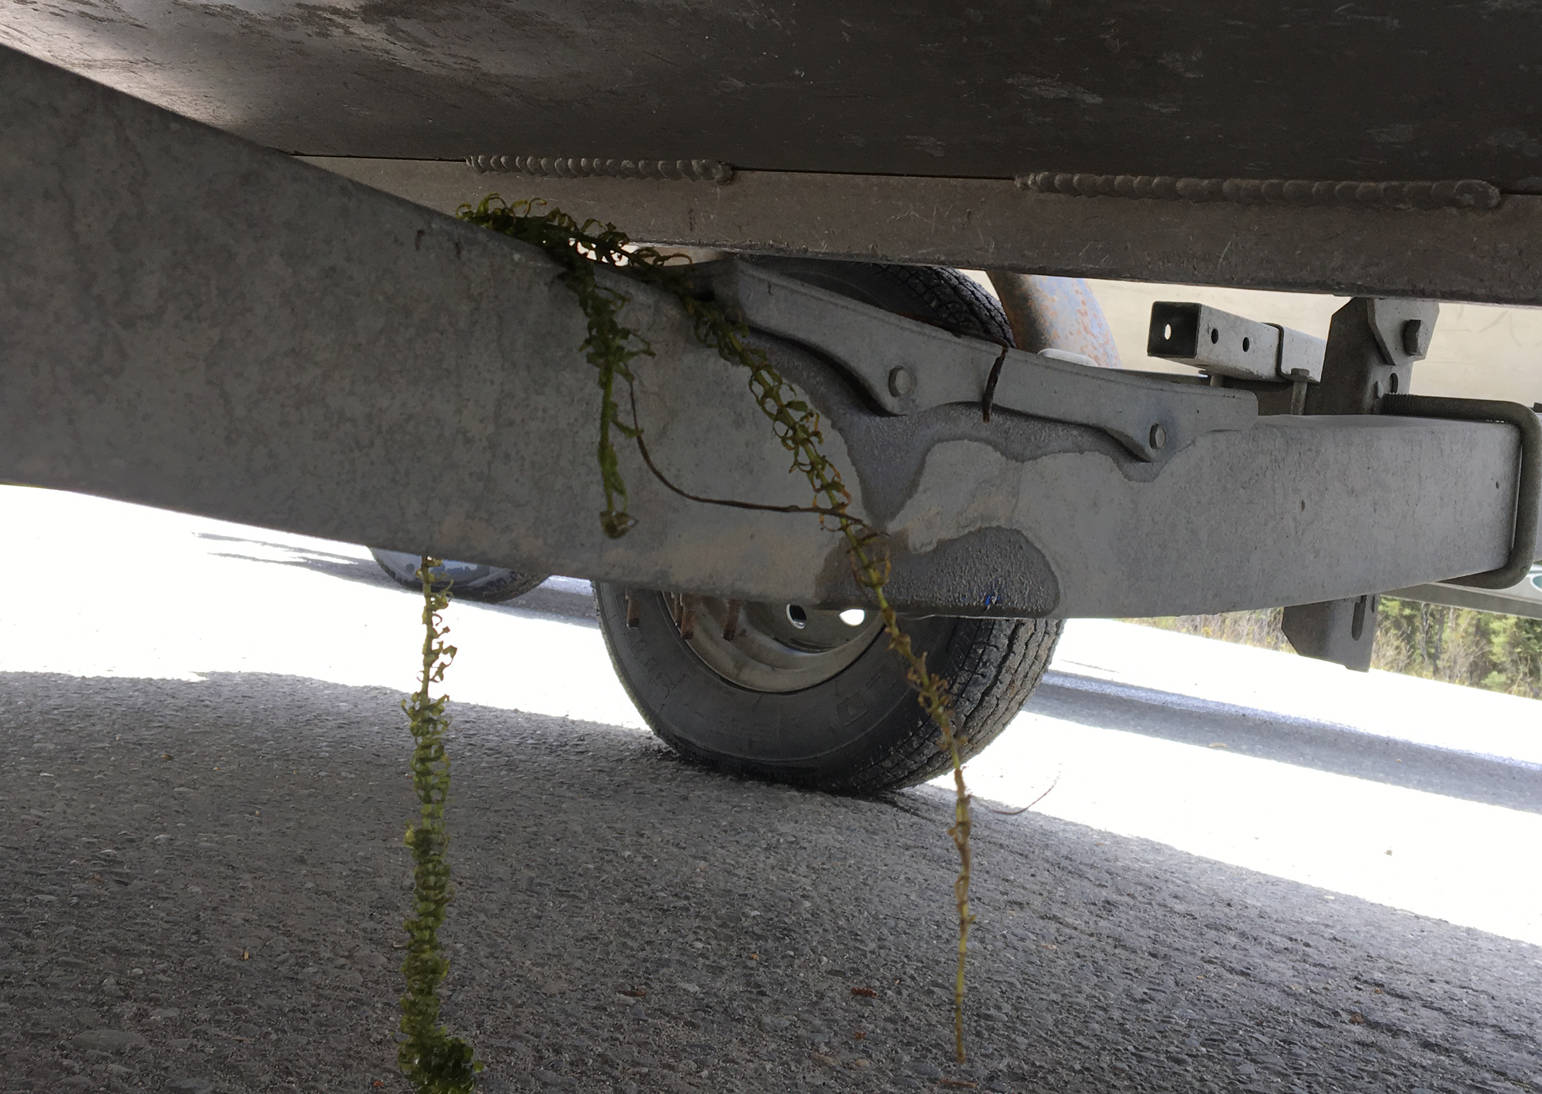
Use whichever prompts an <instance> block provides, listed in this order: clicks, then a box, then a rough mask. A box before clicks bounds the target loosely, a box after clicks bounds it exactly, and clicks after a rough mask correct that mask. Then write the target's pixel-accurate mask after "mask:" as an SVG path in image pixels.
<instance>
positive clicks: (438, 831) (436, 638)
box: [396, 555, 482, 1094]
mask: <svg viewBox="0 0 1542 1094" xmlns="http://www.w3.org/2000/svg"><path fill="white" fill-rule="evenodd" d="M420 561H421V565H420V566H419V567H418V579H419V580H420V581H421V582H422V583H423V666H422V672H421V674H420V675H419V677H418V690H417V691H416V692H414V693H413V694H412V695H411V696H409V697H408V698H406V699H403V700H402V709H403V710H404V711H406V712H407V724H408V727H409V728H410V729H411V731H412V741H413V748H412V789H413V791H414V793H416V795H417V798H418V819H417V823H416V824H409V825H408V826H407V836H406V843H407V846H408V847H409V848H411V849H412V886H413V913H412V917H411V918H410V919H408V920H407V922H406V923H405V924H404V926H405V927H406V928H407V957H406V960H404V961H403V962H402V973H403V974H404V975H405V977H406V979H407V991H406V994H404V995H403V996H402V1022H401V1031H402V1033H403V1034H404V1035H405V1036H404V1039H403V1040H402V1041H401V1043H400V1045H399V1046H398V1047H397V1052H396V1062H397V1066H398V1067H400V1068H401V1070H402V1074H404V1075H406V1076H407V1078H408V1079H409V1080H410V1081H411V1082H412V1085H413V1088H414V1089H415V1090H416V1091H417V1092H418V1094H469V1092H470V1091H471V1090H473V1089H474V1088H475V1086H476V1075H477V1072H479V1071H481V1070H482V1064H481V1062H480V1061H478V1060H477V1059H476V1058H475V1055H474V1053H473V1051H472V1048H471V1045H470V1044H469V1043H468V1042H466V1041H464V1040H462V1039H461V1038H459V1037H453V1036H451V1035H450V1033H449V1031H448V1030H446V1029H445V1028H444V1026H443V1025H442V1024H440V1021H439V985H440V983H441V982H442V981H443V980H444V977H445V974H446V973H447V972H448V971H449V968H450V962H449V960H448V959H447V958H446V957H445V956H444V954H443V953H442V952H441V950H440V948H439V928H440V926H441V925H442V924H443V923H444V917H445V912H446V911H447V910H448V909H449V905H450V899H451V897H452V896H453V893H452V891H451V888H450V864H449V861H448V860H447V859H446V858H445V851H446V850H447V849H448V847H449V844H450V838H449V835H448V833H447V832H446V830H445V823H444V806H445V800H446V798H447V797H448V796H449V792H450V759H449V756H448V755H446V753H445V750H444V737H445V733H446V731H447V730H448V729H449V726H450V717H449V715H448V714H446V713H445V705H446V704H447V703H448V702H449V698H450V697H449V696H448V695H440V696H439V697H438V698H437V699H432V698H430V697H429V687H430V685H432V684H439V683H443V681H444V672H445V669H447V668H449V667H450V662H451V661H453V660H454V659H455V647H454V646H452V645H450V644H449V643H448V642H446V641H445V635H447V634H449V633H450V629H449V628H448V627H446V626H444V616H443V615H442V614H441V613H443V611H444V610H445V608H447V607H449V604H450V593H449V583H448V582H447V581H446V580H445V579H444V577H443V574H442V571H441V573H440V575H439V576H438V577H437V579H436V578H435V577H434V571H436V570H439V568H440V566H441V565H442V563H441V562H440V560H439V559H437V558H429V557H428V556H426V555H425V556H423V558H422V559H421V560H420Z"/></svg>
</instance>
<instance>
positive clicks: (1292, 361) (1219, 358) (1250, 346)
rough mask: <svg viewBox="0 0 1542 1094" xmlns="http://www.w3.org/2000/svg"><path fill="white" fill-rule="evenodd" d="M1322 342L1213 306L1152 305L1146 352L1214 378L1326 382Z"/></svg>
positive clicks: (1160, 302)
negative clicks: (1323, 373)
mask: <svg viewBox="0 0 1542 1094" xmlns="http://www.w3.org/2000/svg"><path fill="white" fill-rule="evenodd" d="M1326 345H1327V344H1326V343H1325V342H1324V341H1323V340H1322V339H1321V338H1314V337H1312V336H1311V335H1310V334H1302V333H1301V332H1300V331H1298V330H1292V329H1291V328H1289V327H1282V326H1280V325H1278V324H1276V323H1259V322H1257V321H1255V320H1252V319H1246V318H1244V317H1242V316H1240V315H1233V314H1232V313H1231V312H1227V311H1222V310H1221V309H1220V308H1212V307H1210V306H1209V305H1207V304H1180V303H1173V302H1169V301H1159V302H1158V303H1155V304H1152V305H1151V327H1150V330H1149V331H1148V333H1147V335H1146V352H1147V353H1148V354H1149V355H1151V356H1152V357H1159V358H1161V359H1162V360H1164V361H1176V362H1179V363H1181V364H1185V365H1191V366H1192V367H1194V368H1197V369H1200V370H1202V371H1204V372H1208V373H1210V374H1211V375H1213V376H1230V377H1232V378H1233V379H1237V380H1257V381H1260V382H1263V383H1282V384H1288V383H1292V382H1295V381H1301V380H1304V381H1306V382H1307V383H1312V384H1315V383H1317V382H1318V381H1319V380H1321V379H1322V362H1323V351H1324V349H1325V348H1326Z"/></svg>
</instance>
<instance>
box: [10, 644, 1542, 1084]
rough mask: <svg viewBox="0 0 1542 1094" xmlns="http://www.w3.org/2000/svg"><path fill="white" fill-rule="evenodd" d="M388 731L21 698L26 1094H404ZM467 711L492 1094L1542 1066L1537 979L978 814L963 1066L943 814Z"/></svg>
mask: <svg viewBox="0 0 1542 1094" xmlns="http://www.w3.org/2000/svg"><path fill="white" fill-rule="evenodd" d="M1060 689H1061V690H1062V691H1074V690H1075V689H1071V688H1068V687H1066V686H1065V685H1064V684H1062V685H1060ZM398 700H399V693H398V692H396V691H394V690H391V689H384V688H356V687H345V686H341V685H335V684H329V683H322V682H318V681H314V680H309V679H304V678H297V677H288V676H273V675H262V674H211V675H210V676H209V677H208V678H207V679H206V680H204V681H203V682H200V683H186V682H180V681H166V680H137V679H100V678H97V679H87V678H74V677H66V676H56V675H42V674H37V675H33V674H0V744H3V746H4V747H3V748H0V787H3V788H4V789H3V791H0V792H3V794H4V801H5V809H6V816H7V818H8V820H7V825H6V831H5V834H4V836H3V837H0V844H3V846H4V847H5V854H6V862H7V867H8V869H7V876H8V878H9V883H8V884H7V885H6V886H4V887H0V983H4V984H5V985H6V991H5V994H4V999H3V1002H4V1004H5V1011H4V1013H5V1014H6V1015H7V1016H8V1017H7V1018H6V1021H7V1022H8V1023H10V1024H11V1025H12V1026H14V1027H15V1034H16V1036H15V1037H14V1039H12V1040H11V1042H10V1043H9V1044H8V1046H7V1049H6V1064H5V1070H6V1078H7V1082H15V1083H18V1084H20V1086H19V1087H18V1088H19V1089H32V1088H39V1089H42V1088H47V1089H61V1088H60V1087H58V1086H57V1083H56V1080H58V1078H59V1077H60V1076H64V1075H68V1076H70V1077H71V1079H72V1080H73V1079H75V1078H78V1079H79V1080H80V1083H79V1084H77V1086H78V1087H79V1088H80V1089H101V1090H107V1089H117V1088H118V1087H119V1086H124V1087H125V1088H126V1085H127V1084H129V1083H130V1082H132V1085H135V1086H146V1087H154V1088H162V1089H165V1088H168V1084H170V1087H169V1088H174V1089H184V1088H186V1089H191V1088H192V1087H193V1086H198V1084H199V1083H206V1084H208V1085H209V1086H212V1087H213V1088H215V1089H219V1090H227V1089H228V1090H256V1089H281V1088H285V1089H287V1088H290V1087H293V1088H295V1089H305V1090H313V1089H314V1090H322V1089H326V1090H343V1089H349V1090H356V1089H372V1088H378V1087H379V1086H382V1085H383V1086H385V1087H386V1088H387V1089H392V1090H401V1089H404V1086H403V1084H402V1083H401V1081H400V1079H399V1078H397V1077H396V1076H395V1074H394V1056H395V1048H394V1037H395V1028H396V1019H397V1011H396V996H397V994H398V993H399V991H400V977H399V974H398V973H397V971H396V967H397V965H398V964H399V962H400V957H401V955H400V953H399V952H397V951H396V950H395V949H393V947H395V946H396V945H398V944H399V942H400V939H401V934H402V931H401V926H400V924H401V921H402V919H403V917H404V916H405V915H406V914H407V912H408V908H409V900H410V892H409V889H408V878H409V863H408V859H407V855H406V852H405V850H404V848H403V847H402V845H401V840H402V831H403V826H404V824H405V823H406V822H407V820H408V819H410V818H411V817H412V816H413V815H414V814H415V812H416V805H415V803H414V801H413V799H412V797H411V793H410V789H409V785H408V781H407V774H406V766H407V735H406V730H405V726H404V725H403V722H402V716H401V713H400V711H399V709H398V708H397V702H398ZM1059 701H1061V702H1067V701H1069V699H1068V696H1065V695H1062V696H1060V697H1059ZM450 709H451V713H452V716H453V718H454V734H453V739H452V741H451V755H452V757H453V763H454V765H455V769H454V770H455V774H454V783H453V788H452V793H451V803H450V816H451V830H452V840H453V841H452V844H451V847H450V857H451V861H452V866H453V869H454V870H455V879H456V886H457V897H456V902H455V904H454V905H453V906H452V908H451V910H450V917H449V922H448V924H447V926H446V929H445V942H446V946H447V952H448V953H449V955H450V956H451V958H452V962H453V964H452V969H451V973H450V977H449V980H448V982H447V986H446V991H447V1000H448V1002H447V1010H446V1013H445V1019H446V1021H447V1022H448V1024H449V1026H450V1027H451V1028H452V1029H453V1030H455V1031H456V1032H459V1033H463V1034H465V1035H468V1036H469V1037H470V1038H471V1040H472V1041H473V1042H474V1043H475V1044H476V1046H477V1047H478V1049H479V1051H480V1053H481V1055H482V1057H483V1058H484V1059H485V1060H486V1062H487V1065H488V1070H487V1073H486V1083H487V1089H489V1090H492V1091H512V1090H583V1091H612V1090H615V1091H620V1090H671V1091H673V1090H683V1091H703V1092H705V1091H714V1092H716V1091H725V1092H730V1094H731V1092H738V1091H744V1092H749V1091H783V1090H807V1089H814V1088H822V1087H825V1086H833V1087H834V1088H837V1089H842V1090H856V1091H896V1090H901V1091H911V1090H916V1091H923V1090H924V1091H934V1090H936V1089H938V1088H939V1080H941V1079H944V1078H947V1079H951V1080H956V1082H965V1083H970V1084H974V1087H973V1088H974V1089H979V1090H990V1091H1008V1090H1010V1091H1085V1092H1094V1091H1097V1092H1102V1091H1111V1090H1129V1089H1139V1090H1141V1091H1142V1092H1147V1091H1186V1092H1187V1091H1214V1092H1219V1091H1237V1090H1283V1089H1292V1088H1299V1089H1305V1090H1314V1091H1315V1090H1334V1091H1381V1090H1387V1089H1411V1088H1413V1087H1415V1086H1425V1087H1428V1088H1431V1089H1451V1090H1455V1089H1495V1090H1500V1089H1504V1090H1511V1089H1515V1090H1519V1089H1524V1088H1525V1084H1526V1083H1527V1082H1529V1078H1528V1076H1531V1075H1533V1074H1534V1068H1535V1063H1536V1057H1535V1043H1536V1037H1537V1034H1538V1025H1537V1018H1536V1015H1535V1000H1536V998H1537V997H1538V995H1539V993H1542V951H1539V950H1537V949H1536V948H1533V947H1530V946H1527V945H1524V944H1522V943H1516V942H1510V941H1507V940H1504V939H1500V938H1495V937H1492V936H1488V935H1484V934H1481V933H1480V932H1477V931H1472V930H1467V929H1463V928H1458V927H1453V926H1451V925H1449V924H1444V923H1440V922H1437V921H1432V920H1428V919H1421V918H1419V917H1417V916H1413V915H1410V914H1408V913H1404V912H1400V911H1396V910H1393V909H1389V908H1384V907H1379V906H1376V905H1371V904H1367V903H1364V902H1362V901H1358V900H1354V899H1350V898H1340V899H1337V900H1333V901H1328V900H1325V894H1323V893H1322V892H1321V891H1319V890H1316V889H1312V888H1310V887H1307V886H1302V885H1299V884H1295V883H1292V882H1287V881H1282V880H1280V879H1277V878H1273V877H1269V876H1266V875H1261V874H1256V873H1252V872H1249V871H1246V870H1241V869H1237V868H1233V867H1228V866H1225V865H1222V864H1218V863H1214V862H1210V861H1206V860H1203V859H1198V858H1194V857H1192V856H1188V855H1185V854H1182V853H1180V852H1177V851H1174V850H1172V849H1170V848H1166V847H1163V846H1161V845H1158V844H1153V843H1149V842H1146V841H1142V840H1137V839H1128V838H1121V837H1117V836H1111V835H1107V834H1103V833H1098V832H1096V831H1093V830H1091V829H1088V828H1084V827H1082V826H1079V825H1075V824H1070V823H1066V822H1061V821H1057V820H1054V819H1052V818H1047V817H1043V816H1037V815H1034V814H1031V813H1030V814H1027V815H1024V816H1020V817H1014V818H1002V817H997V816H994V815H988V814H985V813H984V811H981V813H980V814H978V816H979V817H980V821H979V824H978V827H977V829H976V840H975V851H976V859H975V889H974V902H975V910H976V912H977V913H978V914H979V916H980V919H979V922H978V923H977V924H976V927H975V932H974V934H973V936H972V944H971V953H972V957H971V968H970V978H969V1004H968V1033H969V1037H970V1043H971V1046H972V1056H971V1061H970V1063H969V1064H968V1065H967V1066H964V1067H958V1066H956V1065H954V1064H953V1063H952V1061H951V1058H950V1057H951V1053H950V1044H951V1034H950V1029H949V1019H948V997H949V985H950V982H951V970H952V950H953V922H952V920H953V907H952V900H951V896H950V887H951V881H952V877H953V871H954V868H955V862H954V859H953V855H952V848H951V845H950V844H949V841H948V839H947V837H946V835H945V834H944V829H945V827H946V826H947V824H948V823H949V822H950V819H951V811H952V803H951V797H950V796H949V795H946V794H943V793H941V792H937V791H934V790H931V789H922V790H917V791H907V792H905V793H903V794H900V795H897V796H896V804H899V805H901V806H902V807H903V808H894V807H893V805H891V804H886V803H884V802H875V801H857V800H850V799H842V798H837V797H832V796H828V795H823V794H815V793H806V792H800V791H795V790H791V789H786V788H781V787H774V786H765V785H761V784H756V783H749V782H741V781H736V780H733V779H728V778H723V777H720V776H715V775H711V774H707V773H703V772H700V771H697V770H695V769H693V768H691V767H688V766H686V765H685V764H683V763H680V762H678V761H676V760H675V759H673V758H672V756H671V755H670V754H669V753H667V752H665V751H664V750H663V748H662V747H661V746H660V745H658V744H657V743H655V742H654V741H653V740H652V738H650V737H648V736H647V735H645V734H641V733H637V732H634V731H631V730H625V729H621V728H617V727H613V726H606V725H596V724H589V723H578V722H572V721H566V720H563V719H560V718H550V717H539V716H531V715H527V714H520V713H516V712H511V711H507V710H497V709H491V708H485V707H477V706H470V705H462V704H455V703H452V704H451V708H450ZM854 989H860V990H854ZM199 1088H200V1089H202V1088H203V1087H199Z"/></svg>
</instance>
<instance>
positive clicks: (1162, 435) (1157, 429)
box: [1148, 422, 1167, 452]
mask: <svg viewBox="0 0 1542 1094" xmlns="http://www.w3.org/2000/svg"><path fill="white" fill-rule="evenodd" d="M1148 439H1149V440H1150V441H1151V447H1152V448H1153V449H1155V450H1156V451H1158V452H1160V451H1162V449H1164V448H1166V447H1167V430H1165V429H1163V428H1162V423H1161V422H1158V423H1157V424H1156V425H1154V426H1152V427H1151V436H1150V437H1149V438H1148Z"/></svg>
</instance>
